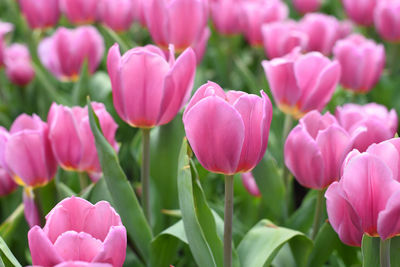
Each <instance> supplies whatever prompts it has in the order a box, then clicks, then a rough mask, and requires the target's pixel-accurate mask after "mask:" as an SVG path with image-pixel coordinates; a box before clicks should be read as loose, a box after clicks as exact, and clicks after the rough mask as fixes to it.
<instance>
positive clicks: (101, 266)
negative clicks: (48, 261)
mask: <svg viewBox="0 0 400 267" xmlns="http://www.w3.org/2000/svg"><path fill="white" fill-rule="evenodd" d="M55 267H113V266H112V265H111V264H108V263H98V262H83V261H66V262H63V263H60V264H57V265H56V266H55Z"/></svg>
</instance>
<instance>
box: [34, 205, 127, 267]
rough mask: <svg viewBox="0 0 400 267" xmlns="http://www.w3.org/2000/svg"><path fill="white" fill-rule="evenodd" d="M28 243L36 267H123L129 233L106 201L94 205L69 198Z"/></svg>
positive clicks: (35, 229)
mask: <svg viewBox="0 0 400 267" xmlns="http://www.w3.org/2000/svg"><path fill="white" fill-rule="evenodd" d="M28 240H29V248H30V251H31V254H32V263H33V264H34V265H40V266H44V267H48V266H49V267H50V266H55V265H57V264H59V265H57V266H63V267H64V266H76V267H78V266H92V267H94V266H96V267H100V265H97V264H96V265H94V263H108V264H111V265H112V266H114V267H121V266H122V264H123V263H124V260H125V253H126V242H127V240H126V230H125V227H124V226H123V225H122V222H121V219H120V217H119V215H118V214H117V213H116V212H115V210H114V209H113V208H112V207H111V206H110V204H109V203H108V202H106V201H100V202H98V203H97V204H96V205H92V204H91V203H90V202H88V201H86V200H84V199H82V198H78V197H71V198H66V199H64V200H63V201H61V202H60V203H58V204H57V205H56V206H55V207H54V208H53V209H52V210H51V211H50V212H49V214H47V216H46V225H45V226H44V228H43V229H42V228H40V227H39V226H35V227H33V228H32V229H31V230H30V231H29V233H28ZM71 261H79V262H85V263H91V264H85V263H79V262H76V263H74V264H72V263H71ZM71 264H72V265H71ZM106 266H107V265H106ZM104 267H105V266H104Z"/></svg>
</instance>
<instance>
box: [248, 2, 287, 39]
mask: <svg viewBox="0 0 400 267" xmlns="http://www.w3.org/2000/svg"><path fill="white" fill-rule="evenodd" d="M241 10H242V24H243V25H242V27H243V31H244V34H245V36H246V39H247V41H248V42H249V43H250V44H251V45H252V46H261V45H262V43H263V40H262V33H261V26H262V25H263V24H265V23H269V22H275V21H281V20H284V19H286V18H287V17H288V14H289V9H288V7H287V6H286V4H285V3H283V2H282V1H281V0H255V1H243V2H242V4H241Z"/></svg>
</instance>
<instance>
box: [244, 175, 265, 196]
mask: <svg viewBox="0 0 400 267" xmlns="http://www.w3.org/2000/svg"><path fill="white" fill-rule="evenodd" d="M241 176H242V183H243V186H244V188H246V190H247V192H249V193H250V194H251V195H253V196H255V197H261V193H260V190H259V189H258V186H257V183H256V180H255V179H254V176H253V174H252V173H251V172H245V173H242V175H241Z"/></svg>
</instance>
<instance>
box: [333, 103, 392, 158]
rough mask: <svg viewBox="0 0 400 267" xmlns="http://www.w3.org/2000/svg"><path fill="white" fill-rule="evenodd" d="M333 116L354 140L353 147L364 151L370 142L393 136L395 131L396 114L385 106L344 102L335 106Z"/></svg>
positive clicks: (377, 141)
mask: <svg viewBox="0 0 400 267" xmlns="http://www.w3.org/2000/svg"><path fill="white" fill-rule="evenodd" d="M335 116H336V118H337V120H338V122H339V124H340V125H341V126H342V127H343V128H344V129H346V131H347V132H348V133H349V134H350V135H351V136H352V139H353V141H354V144H353V148H356V149H358V150H359V151H361V152H363V151H365V150H366V149H367V148H368V147H369V146H370V145H371V144H373V143H379V142H382V141H384V140H387V139H390V138H393V137H394V135H395V133H396V132H397V123H398V122H397V114H396V111H395V110H394V109H392V110H390V111H388V110H387V108H386V107H385V106H382V105H378V104H376V103H370V104H367V105H364V106H361V105H357V104H346V105H344V106H342V107H337V108H336V112H335Z"/></svg>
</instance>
